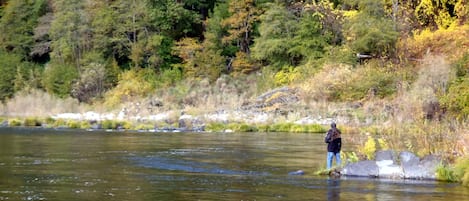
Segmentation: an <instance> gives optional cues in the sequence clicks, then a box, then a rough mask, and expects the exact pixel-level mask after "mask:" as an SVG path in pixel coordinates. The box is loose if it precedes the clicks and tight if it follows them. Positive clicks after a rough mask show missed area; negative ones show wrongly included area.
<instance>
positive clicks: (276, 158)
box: [0, 128, 469, 201]
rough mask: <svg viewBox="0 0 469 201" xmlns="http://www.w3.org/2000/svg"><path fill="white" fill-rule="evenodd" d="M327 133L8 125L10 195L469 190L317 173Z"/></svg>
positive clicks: (288, 195)
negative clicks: (145, 130)
mask: <svg viewBox="0 0 469 201" xmlns="http://www.w3.org/2000/svg"><path fill="white" fill-rule="evenodd" d="M322 137H323V136H322V135H315V134H288V133H270V134H265V133H228V134H221V133H136V132H135V133H133V132H87V131H76V130H73V131H72V130H42V129H35V130H34V129H12V128H1V129H0V201H1V200H412V201H423V200H425V201H426V200H445V201H447V200H468V199H469V189H467V188H464V187H461V186H459V185H457V184H451V183H441V182H434V181H396V180H377V179H363V178H341V179H330V178H328V177H321V176H315V175H314V174H313V172H314V171H315V170H317V169H319V168H321V167H324V166H325V161H324V159H325V152H324V150H325V144H324V143H323V142H322ZM347 137H350V136H346V134H345V135H344V138H347ZM350 147H351V146H347V145H346V146H345V147H344V149H345V150H347V149H351V148H350ZM296 170H304V171H305V175H289V174H288V173H289V172H292V171H296Z"/></svg>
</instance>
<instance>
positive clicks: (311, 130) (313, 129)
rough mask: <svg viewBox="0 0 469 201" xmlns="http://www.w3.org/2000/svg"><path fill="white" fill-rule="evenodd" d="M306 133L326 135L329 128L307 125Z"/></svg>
mask: <svg viewBox="0 0 469 201" xmlns="http://www.w3.org/2000/svg"><path fill="white" fill-rule="evenodd" d="M306 132H308V133H325V132H327V128H325V127H324V126H322V125H319V124H309V125H306Z"/></svg>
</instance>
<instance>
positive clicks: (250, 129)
mask: <svg viewBox="0 0 469 201" xmlns="http://www.w3.org/2000/svg"><path fill="white" fill-rule="evenodd" d="M236 131H239V132H257V131H259V129H258V128H257V127H255V126H251V125H247V124H240V125H238V128H237V130H236Z"/></svg>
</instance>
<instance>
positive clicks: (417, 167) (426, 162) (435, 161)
mask: <svg viewBox="0 0 469 201" xmlns="http://www.w3.org/2000/svg"><path fill="white" fill-rule="evenodd" d="M417 158H418V157H417ZM440 163H441V160H440V159H439V158H438V157H436V156H433V155H429V156H426V157H425V158H423V159H422V160H419V161H418V162H415V158H414V159H413V160H411V161H410V163H409V162H408V163H401V166H402V167H403V169H404V178H405V179H432V180H433V179H436V170H437V168H438V165H439V164H440Z"/></svg>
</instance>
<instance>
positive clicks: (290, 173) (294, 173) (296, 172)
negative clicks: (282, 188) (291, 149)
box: [288, 170, 305, 175]
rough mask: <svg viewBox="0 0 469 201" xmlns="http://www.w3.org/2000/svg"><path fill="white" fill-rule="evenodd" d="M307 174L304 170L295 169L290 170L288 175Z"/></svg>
mask: <svg viewBox="0 0 469 201" xmlns="http://www.w3.org/2000/svg"><path fill="white" fill-rule="evenodd" d="M304 174H305V171H303V170H297V171H293V172H289V173H288V175H304Z"/></svg>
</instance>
